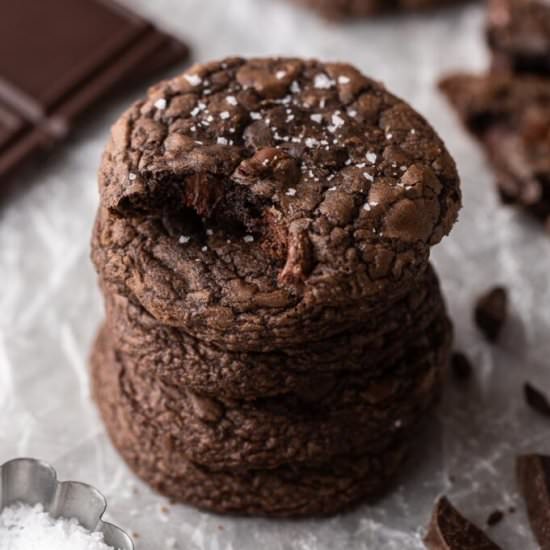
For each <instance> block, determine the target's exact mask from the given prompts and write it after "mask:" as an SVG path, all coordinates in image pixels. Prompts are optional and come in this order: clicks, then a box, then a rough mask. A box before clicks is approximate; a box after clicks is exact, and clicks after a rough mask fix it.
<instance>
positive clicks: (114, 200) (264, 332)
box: [92, 58, 460, 516]
mask: <svg viewBox="0 0 550 550" xmlns="http://www.w3.org/2000/svg"><path fill="white" fill-rule="evenodd" d="M99 186H100V194H101V206H100V209H99V212H98V217H97V222H96V225H95V230H94V236H93V260H94V263H95V266H96V268H97V271H98V273H99V278H100V285H101V288H102V290H103V294H104V297H105V303H106V309H107V321H106V323H105V325H104V327H103V328H102V330H101V331H100V334H99V337H98V339H97V342H96V344H95V348H94V351H93V356H92V378H93V389H94V396H95V399H96V401H97V403H98V405H99V408H100V410H101V413H102V416H103V418H104V421H105V423H106V426H107V429H108V431H109V433H110V436H111V438H112V440H113V442H114V444H115V446H116V447H117V449H118V450H119V451H120V453H121V454H122V456H123V457H124V459H125V460H126V461H127V462H128V464H129V465H130V466H131V467H132V468H133V469H134V470H135V471H136V473H137V474H138V475H139V476H141V477H142V478H143V479H144V480H146V481H147V482H149V483H150V484H151V485H152V486H153V487H155V488H156V489H158V490H159V491H160V492H161V493H163V494H165V495H167V496H169V497H172V498H174V499H176V500H178V501H183V502H187V503H190V504H193V505H196V506H198V507H201V508H206V509H210V510H214V511H217V512H233V513H244V514H260V515H268V516H304V515H324V514H331V513H335V512H338V511H340V510H342V509H344V508H346V507H348V506H350V505H352V504H354V503H357V502H358V501H361V500H363V499H365V498H370V497H375V496H377V495H379V494H380V493H381V492H383V491H384V490H385V489H387V488H388V486H389V485H390V484H391V482H392V480H393V479H394V478H395V476H396V475H397V474H398V472H399V470H400V466H401V465H402V463H403V460H404V458H405V455H406V452H407V450H408V448H409V447H410V445H411V444H412V443H414V441H415V437H416V433H417V429H418V426H419V424H420V422H421V421H422V420H423V418H424V417H425V416H426V415H427V413H428V412H429V411H431V409H432V407H433V405H434V403H435V402H436V401H437V399H438V396H439V394H440V389H441V379H442V374H443V372H444V368H445V365H446V363H447V359H448V353H449V347H450V341H451V327H450V323H449V321H448V318H447V315H446V311H445V305H444V301H443V298H442V295H441V292H440V289H439V284H438V280H437V277H436V274H435V273H434V270H433V269H432V267H431V266H430V264H429V252H430V247H431V246H432V245H435V244H436V243H438V242H439V241H440V240H441V239H442V238H443V236H444V235H446V234H447V233H448V232H449V231H450V229H451V227H452V225H453V223H454V222H455V220H456V217H457V213H458V210H459V208H460V190H459V180H458V176H457V173H456V169H455V165H454V162H453V160H452V159H451V157H450V156H449V154H448V153H447V151H446V149H445V147H444V145H443V143H442V141H441V140H440V139H439V137H438V136H437V135H436V134H435V132H434V130H433V129H432V128H431V127H430V126H429V124H428V123H427V122H426V121H425V120H424V119H423V118H422V117H421V116H420V115H418V114H417V113H416V112H415V111H413V110H412V109H411V108H410V107H409V106H408V105H407V104H405V103H404V102H403V101H401V100H399V99H397V98H396V97H394V96H393V95H391V94H390V93H388V92H387V91H386V90H385V89H384V88H383V87H382V86H381V85H380V84H378V83H376V82H374V81H373V80H371V79H369V78H366V77H364V76H363V75H362V74H361V73H359V72H358V71H357V70H356V69H354V68H353V67H351V66H349V65H343V64H322V63H320V62H317V61H302V60H299V59H255V60H243V59H235V58H233V59H226V60H224V61H221V62H212V63H209V64H206V65H198V66H195V67H193V68H191V69H190V70H189V71H188V72H186V73H185V74H183V75H181V76H180V77H178V78H175V79H173V80H171V81H168V82H163V83H161V84H159V85H157V86H156V87H154V88H152V89H151V90H150V92H149V95H148V96H147V97H146V98H145V99H144V100H142V101H139V102H137V103H136V104H134V105H133V106H132V107H131V108H130V109H129V110H128V111H127V112H126V113H125V114H124V115H123V116H122V117H121V118H120V120H119V121H118V122H117V123H116V124H115V126H114V128H113V131H112V139H111V141H110V143H109V144H108V146H107V149H106V152H105V155H104V158H103V162H102V166H101V171H100V178H99Z"/></svg>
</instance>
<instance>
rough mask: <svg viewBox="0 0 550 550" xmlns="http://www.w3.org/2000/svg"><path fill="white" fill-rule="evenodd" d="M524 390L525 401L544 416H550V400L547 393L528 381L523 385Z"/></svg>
mask: <svg viewBox="0 0 550 550" xmlns="http://www.w3.org/2000/svg"><path fill="white" fill-rule="evenodd" d="M523 392H524V396H525V402H526V403H527V405H528V406H529V407H531V409H533V410H534V411H535V412H537V413H539V414H540V415H542V416H547V417H549V418H550V402H549V401H548V398H547V397H546V395H544V394H543V393H542V392H541V391H539V390H537V389H536V388H535V387H533V386H532V385H531V384H529V382H526V383H525V385H524V386H523Z"/></svg>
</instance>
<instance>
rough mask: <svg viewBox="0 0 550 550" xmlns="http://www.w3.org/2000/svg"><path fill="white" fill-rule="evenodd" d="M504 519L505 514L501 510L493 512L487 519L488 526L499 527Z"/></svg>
mask: <svg viewBox="0 0 550 550" xmlns="http://www.w3.org/2000/svg"><path fill="white" fill-rule="evenodd" d="M503 519H504V514H503V513H502V512H501V511H500V510H493V511H492V512H491V513H490V514H489V517H488V518H487V525H488V526H489V527H494V526H495V525H498V524H499V523H500V522H501V521H502V520H503Z"/></svg>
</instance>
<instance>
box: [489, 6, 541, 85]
mask: <svg viewBox="0 0 550 550" xmlns="http://www.w3.org/2000/svg"><path fill="white" fill-rule="evenodd" d="M487 40H488V42H489V46H490V47H491V50H492V53H493V67H494V68H495V69H498V70H502V69H505V70H512V71H513V72H520V73H535V74H541V75H546V76H548V75H549V74H550V4H549V3H548V2H547V1H545V0H490V1H489V2H488V10H487Z"/></svg>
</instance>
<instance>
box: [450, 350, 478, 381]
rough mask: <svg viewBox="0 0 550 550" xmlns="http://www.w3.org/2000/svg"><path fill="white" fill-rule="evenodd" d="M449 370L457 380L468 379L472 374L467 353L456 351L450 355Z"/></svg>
mask: <svg viewBox="0 0 550 550" xmlns="http://www.w3.org/2000/svg"><path fill="white" fill-rule="evenodd" d="M451 370H452V372H453V375H454V377H455V378H456V379H457V380H461V381H464V380H468V379H469V378H470V377H471V376H472V370H473V369H472V363H471V362H470V359H468V356H467V355H465V354H464V353H462V352H460V351H456V352H454V353H453V354H452V356H451Z"/></svg>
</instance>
